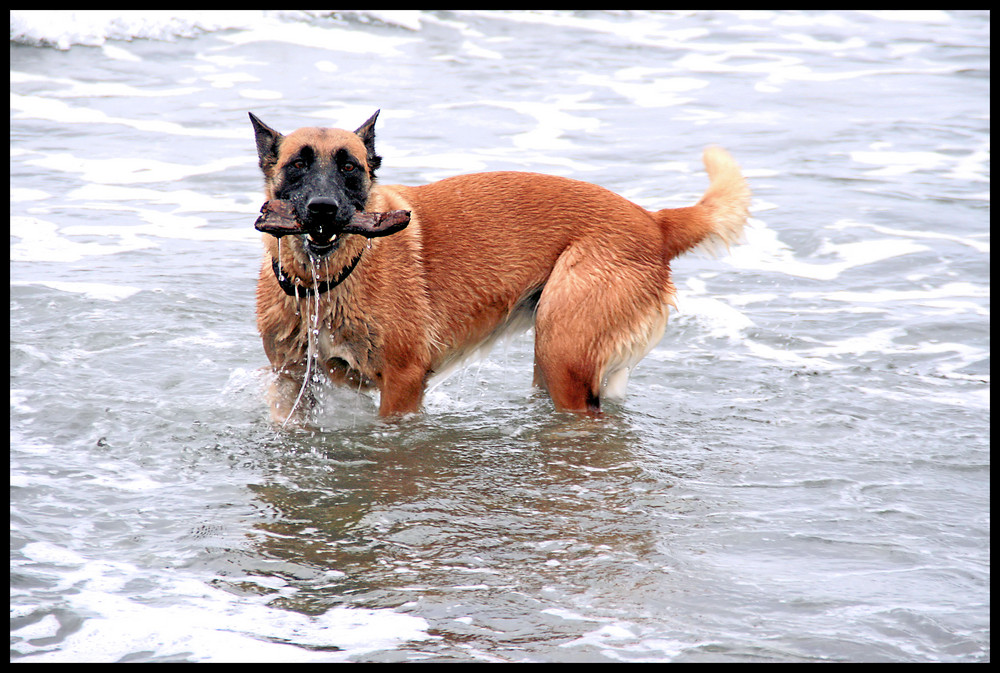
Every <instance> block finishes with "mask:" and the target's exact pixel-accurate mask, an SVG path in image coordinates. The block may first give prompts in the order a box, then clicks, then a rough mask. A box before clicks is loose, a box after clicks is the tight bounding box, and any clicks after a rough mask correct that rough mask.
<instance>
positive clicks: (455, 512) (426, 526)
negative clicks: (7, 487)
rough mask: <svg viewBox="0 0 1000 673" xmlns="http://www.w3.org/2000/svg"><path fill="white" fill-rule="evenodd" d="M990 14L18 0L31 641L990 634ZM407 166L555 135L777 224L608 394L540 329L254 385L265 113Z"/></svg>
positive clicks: (850, 656) (862, 650)
mask: <svg viewBox="0 0 1000 673" xmlns="http://www.w3.org/2000/svg"><path fill="white" fill-rule="evenodd" d="M989 30H990V17H989V14H988V13H983V12H973V13H966V12H954V13H951V12H936V11H928V12H916V13H913V12H906V13H877V12H851V13H845V12H808V13H773V12H737V13H714V12H705V13H702V12H696V13H605V12H586V13H575V14H570V13H515V12H511V13H487V12H457V13H456V12H389V13H384V12H365V13H340V14H329V13H298V12H295V13H293V12H289V13H271V14H268V13H260V12H250V11H247V12H228V13H211V12H206V13H201V14H197V15H192V14H186V13H149V12H141V13H127V12H119V13H111V14H108V13H86V14H75V13H70V12H55V13H42V14H31V13H27V14H26V13H23V12H13V13H12V16H11V35H12V40H11V47H10V57H11V247H10V259H11V262H10V276H11V283H10V295H11V296H10V320H11V348H10V354H11V365H10V374H11V383H10V385H11V477H10V478H11V524H12V529H11V531H12V532H11V617H12V619H11V659H12V660H15V661H71V660H72V661H77V660H87V661H261V660H271V661H341V660H347V661H423V660H430V661H779V662H785V661H817V660H821V661H987V660H989V658H990V627H989V623H990V599H989V588H990V572H989V563H990V554H989V543H990V523H989V484H990V479H989V469H990V459H989V412H990V400H989V391H990V382H989V361H990V339H989V294H990V283H989V257H990V255H989V245H990V233H989V206H990V197H989V191H990V174H989V134H990V130H989V128H990V127H989V77H990V70H989ZM378 108H381V110H382V114H381V116H380V117H379V127H378V134H379V135H378V143H379V150H380V153H381V154H382V155H383V156H384V157H385V161H384V164H383V169H382V171H381V177H382V179H383V181H385V182H386V183H397V182H398V183H403V184H407V183H409V184H418V183H421V182H426V181H429V180H434V179H438V178H442V177H446V176H449V175H454V174H458V173H463V172H469V171H476V170H500V169H517V170H536V171H543V172H549V173H556V174H561V175H566V176H569V177H575V178H579V179H583V180H588V181H591V182H596V183H598V184H602V185H604V186H606V187H608V188H610V189H612V190H614V191H617V192H619V193H621V194H623V195H625V196H627V197H629V198H631V199H633V200H635V201H637V202H639V203H641V204H643V205H646V206H647V207H651V208H652V207H663V206H668V205H687V204H690V203H691V202H693V201H694V200H695V199H696V198H697V197H698V195H699V194H700V193H701V191H702V190H703V189H704V187H705V184H706V179H705V175H704V173H703V171H702V168H701V166H700V161H699V157H700V153H701V150H702V148H703V147H704V146H705V145H708V144H710V143H718V144H720V145H723V146H724V147H726V148H728V149H729V150H730V151H731V152H732V153H733V155H734V156H735V157H736V158H737V160H738V161H740V163H741V164H742V166H743V167H744V169H745V172H746V174H747V176H748V178H749V179H750V182H751V186H752V188H753V189H754V205H753V215H754V218H753V222H752V226H751V228H750V230H749V232H748V235H747V242H746V243H745V244H744V245H742V246H740V247H739V248H735V249H734V250H733V253H732V254H731V255H730V256H728V257H723V258H720V259H708V258H702V257H698V256H689V257H686V258H683V259H681V260H678V261H677V262H676V263H675V264H674V272H675V277H676V282H677V285H678V288H679V291H680V309H681V310H680V312H674V313H673V315H672V317H671V321H670V324H669V325H668V328H667V334H666V336H665V337H664V339H663V341H662V342H661V343H660V344H659V345H658V346H657V347H656V348H654V349H653V351H652V352H651V353H650V354H649V356H648V357H647V358H646V359H645V360H644V361H643V362H642V363H641V364H640V366H639V367H638V368H637V370H636V372H635V373H634V376H633V377H632V381H631V383H630V387H629V396H628V397H627V398H626V400H625V401H624V403H622V404H621V405H617V406H611V407H610V409H609V412H610V413H609V414H608V415H607V417H606V418H604V419H602V420H599V421H591V420H581V419H578V418H576V417H574V416H571V415H562V414H554V413H552V411H551V410H550V403H549V402H548V400H547V399H546V398H545V397H544V396H541V395H539V394H537V393H535V392H533V391H532V388H531V341H530V335H527V336H524V337H521V338H518V339H515V340H513V341H511V342H509V343H507V344H503V345H498V347H497V348H496V349H494V351H493V352H492V353H491V354H490V356H489V357H488V358H486V359H485V360H482V361H480V362H476V363H473V364H472V365H471V366H469V367H467V368H465V369H463V370H460V371H458V372H457V373H456V374H455V375H454V376H452V377H451V378H450V379H448V380H447V381H445V382H444V383H442V384H441V385H440V386H438V387H437V388H435V389H434V390H433V391H431V392H430V393H429V395H428V399H427V404H426V412H425V413H424V414H422V415H420V416H417V417H412V418H406V419H404V420H402V421H394V422H386V421H382V420H379V419H378V418H377V416H376V408H377V407H376V403H375V400H374V398H373V397H372V396H370V395H366V394H358V393H356V392H355V391H352V390H344V389H333V390H325V391H322V392H321V397H322V402H323V407H322V411H321V412H320V413H319V414H318V416H317V418H316V419H315V421H316V425H317V428H315V429H313V430H282V429H280V428H277V427H275V426H273V425H272V424H271V423H270V421H269V420H268V417H267V411H266V409H265V405H264V401H263V393H264V388H265V387H266V382H267V375H266V372H265V369H266V359H265V357H264V353H263V350H262V348H261V346H260V343H259V339H258V337H257V335H256V332H255V326H254V318H253V311H254V305H253V304H254V288H255V283H256V280H255V279H256V275H257V271H258V265H259V263H260V259H261V257H260V256H261V248H260V242H259V235H258V234H256V232H254V230H253V226H252V225H253V222H254V220H255V219H256V215H257V211H258V209H259V207H260V203H261V202H262V200H263V197H262V193H261V189H260V186H261V184H260V183H261V179H260V177H259V175H258V172H257V169H256V165H255V163H256V156H255V151H254V145H253V136H252V130H251V127H250V123H249V120H248V119H247V115H246V113H247V111H248V110H252V111H253V112H254V113H255V114H257V115H259V116H260V117H261V118H262V119H263V120H264V121H265V122H266V123H268V124H270V125H272V126H274V127H276V128H278V129H280V130H282V131H285V132H287V131H291V130H293V129H294V128H296V127H298V126H304V125H315V124H325V125H336V126H342V127H343V126H347V127H351V128H353V126H351V125H355V126H356V125H358V124H360V123H361V122H363V121H364V120H365V119H367V118H368V117H369V116H370V115H371V114H372V112H374V110H376V109H378Z"/></svg>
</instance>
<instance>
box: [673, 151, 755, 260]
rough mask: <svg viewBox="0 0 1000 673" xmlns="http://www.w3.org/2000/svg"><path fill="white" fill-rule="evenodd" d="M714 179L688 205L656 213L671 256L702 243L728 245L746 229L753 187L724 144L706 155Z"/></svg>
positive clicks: (706, 164) (705, 160)
mask: <svg viewBox="0 0 1000 673" xmlns="http://www.w3.org/2000/svg"><path fill="white" fill-rule="evenodd" d="M703 160H704V162H705V169H706V170H707V171H708V177H709V180H710V181H711V183H710V184H709V186H708V189H707V190H706V191H705V194H704V196H702V197H701V200H699V201H698V203H696V204H695V205H693V206H690V207H687V208H665V209H663V210H660V211H657V212H655V213H653V217H655V218H656V220H657V222H659V223H660V226H661V227H663V236H664V241H665V245H664V247H665V253H666V256H667V259H668V260H670V259H673V258H674V257H676V256H677V255H681V254H683V253H685V252H688V251H690V250H692V249H693V248H696V247H699V246H701V247H702V248H703V249H709V250H712V249H713V248H717V247H718V245H719V244H720V243H721V244H722V245H724V246H726V247H727V248H728V247H729V246H730V245H731V244H733V243H736V242H737V241H738V240H739V238H740V235H741V234H742V233H743V225H744V223H745V222H746V220H747V214H748V212H747V211H748V208H749V206H750V187H748V186H747V182H746V180H744V179H743V174H742V173H740V167H739V166H738V165H737V164H736V161H735V160H734V159H733V158H732V157H731V156H730V155H729V152H727V151H726V150H724V149H722V148H721V147H709V148H707V149H706V150H705V154H704V156H703Z"/></svg>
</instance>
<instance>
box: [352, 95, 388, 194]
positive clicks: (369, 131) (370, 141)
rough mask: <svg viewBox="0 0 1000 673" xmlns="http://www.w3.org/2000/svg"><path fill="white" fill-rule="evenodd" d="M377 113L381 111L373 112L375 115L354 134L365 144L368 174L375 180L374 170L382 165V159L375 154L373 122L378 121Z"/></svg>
mask: <svg viewBox="0 0 1000 673" xmlns="http://www.w3.org/2000/svg"><path fill="white" fill-rule="evenodd" d="M379 112H381V110H375V114H373V115H372V116H371V117H369V118H368V121H366V122H365V123H364V124H362V125H361V126H359V127H358V130H357V131H355V132H354V133H355V135H357V136H358V137H359V138H361V140H362V141H363V142H364V143H365V149H367V150H368V174H369V175H370V176H371V177H372V179H374V178H375V169H377V168H378V167H379V166H381V165H382V157H380V156H379V155H378V154H376V153H375V120H376V119H378V113H379Z"/></svg>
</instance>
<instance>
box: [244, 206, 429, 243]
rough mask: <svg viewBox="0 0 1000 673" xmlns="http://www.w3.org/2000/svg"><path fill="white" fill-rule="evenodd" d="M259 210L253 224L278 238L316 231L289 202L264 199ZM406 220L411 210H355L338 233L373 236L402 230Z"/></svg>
mask: <svg viewBox="0 0 1000 673" xmlns="http://www.w3.org/2000/svg"><path fill="white" fill-rule="evenodd" d="M260 213H261V215H260V217H258V218H257V221H256V222H255V223H254V225H253V226H254V228H255V229H256V230H257V231H262V232H264V233H266V234H271V235H272V236H277V237H279V238H280V237H281V236H287V235H289V234H307V233H314V234H315V232H310V230H309V229H307V228H306V227H305V225H303V224H301V223H300V222H299V221H298V220H296V219H295V208H294V207H293V206H292V202H291V201H283V200H280V199H272V200H270V201H266V202H265V203H264V205H263V206H261V209H260ZM409 223H410V211H408V210H390V211H388V212H385V213H354V217H352V218H351V221H350V222H349V223H348V224H347V226H345V227H344V228H343V229H342V230H341V232H342V233H346V234H360V235H361V236H367V237H368V238H375V237H376V236H388V235H389V234H395V233H396V232H397V231H401V230H402V229H405V228H406V225H408V224H409ZM341 232H333V233H334V234H337V233H341Z"/></svg>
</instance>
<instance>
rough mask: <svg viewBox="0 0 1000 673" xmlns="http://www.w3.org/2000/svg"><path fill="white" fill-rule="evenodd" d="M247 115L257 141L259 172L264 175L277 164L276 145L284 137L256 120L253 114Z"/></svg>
mask: <svg viewBox="0 0 1000 673" xmlns="http://www.w3.org/2000/svg"><path fill="white" fill-rule="evenodd" d="M247 114H249V115H250V123H252V124H253V133H254V138H255V139H256V141H257V158H258V159H259V160H260V167H261V170H263V171H264V172H265V173H266V172H267V169H268V168H270V167H271V166H274V164H276V163H277V162H278V145H279V144H280V143H281V139H282V138H283V137H284V136H282V135H281V134H280V133H278V132H277V131H275V130H274V129H272V128H271V127H270V126H268V125H267V124H265V123H264V122H262V121H261V120H259V119H257V117H256V116H255V115H254V113H253V112H249V113H247Z"/></svg>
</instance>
